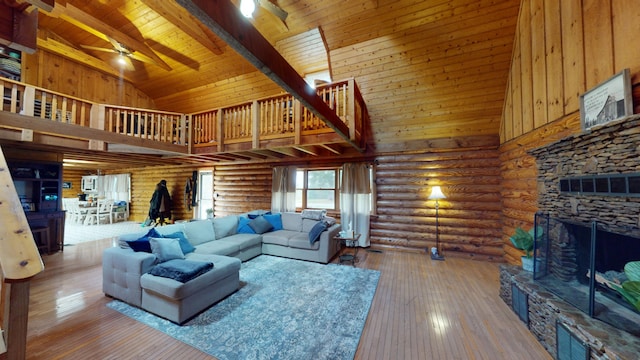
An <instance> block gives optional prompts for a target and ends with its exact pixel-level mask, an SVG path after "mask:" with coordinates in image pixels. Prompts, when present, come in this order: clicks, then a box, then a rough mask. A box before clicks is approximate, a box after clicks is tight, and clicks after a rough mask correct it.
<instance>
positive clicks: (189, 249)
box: [162, 231, 196, 255]
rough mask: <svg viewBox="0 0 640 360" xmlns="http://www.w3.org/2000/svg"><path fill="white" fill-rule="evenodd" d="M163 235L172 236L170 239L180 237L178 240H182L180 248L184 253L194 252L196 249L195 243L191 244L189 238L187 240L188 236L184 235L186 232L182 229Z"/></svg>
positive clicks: (165, 236)
mask: <svg viewBox="0 0 640 360" xmlns="http://www.w3.org/2000/svg"><path fill="white" fill-rule="evenodd" d="M162 237H163V238H170V239H178V241H180V248H181V249H182V253H183V254H185V255H186V254H188V253H192V252H194V251H195V250H196V248H195V247H193V245H191V243H190V242H189V240H187V237H186V236H184V233H183V232H182V231H176V232H174V233H173V234H169V235H164V236H162Z"/></svg>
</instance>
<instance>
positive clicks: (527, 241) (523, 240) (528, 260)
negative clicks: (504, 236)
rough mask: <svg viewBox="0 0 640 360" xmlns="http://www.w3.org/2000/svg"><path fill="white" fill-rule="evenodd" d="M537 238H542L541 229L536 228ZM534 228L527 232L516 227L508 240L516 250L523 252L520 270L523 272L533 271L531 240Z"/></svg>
mask: <svg viewBox="0 0 640 360" xmlns="http://www.w3.org/2000/svg"><path fill="white" fill-rule="evenodd" d="M537 229H538V238H540V237H541V236H542V227H540V226H538V227H537ZM535 230H536V229H535V228H531V229H530V230H529V231H524V230H523V229H522V228H520V227H517V228H516V232H515V234H513V236H511V237H510V238H509V240H511V243H512V244H513V246H515V247H516V248H517V249H520V250H524V256H522V258H521V259H522V269H523V270H525V271H533V239H534V236H535Z"/></svg>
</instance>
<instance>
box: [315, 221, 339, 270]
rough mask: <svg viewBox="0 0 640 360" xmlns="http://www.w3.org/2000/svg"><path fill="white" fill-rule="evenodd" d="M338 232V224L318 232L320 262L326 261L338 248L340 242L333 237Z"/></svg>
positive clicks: (329, 259)
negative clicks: (320, 232)
mask: <svg viewBox="0 0 640 360" xmlns="http://www.w3.org/2000/svg"><path fill="white" fill-rule="evenodd" d="M339 232H340V224H333V225H332V226H330V227H329V228H328V229H327V230H325V231H323V232H322V234H320V240H319V241H320V248H319V249H318V251H320V253H321V254H322V259H321V260H322V262H323V263H325V264H326V263H328V262H329V261H331V259H332V258H333V256H334V255H335V254H336V253H338V251H339V250H340V243H339V242H338V241H336V240H334V239H333V238H334V237H336V236H337V235H338V233H339Z"/></svg>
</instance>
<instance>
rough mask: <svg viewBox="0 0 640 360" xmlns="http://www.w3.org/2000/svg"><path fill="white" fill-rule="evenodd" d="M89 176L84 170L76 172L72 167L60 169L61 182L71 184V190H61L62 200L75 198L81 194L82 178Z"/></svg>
mask: <svg viewBox="0 0 640 360" xmlns="http://www.w3.org/2000/svg"><path fill="white" fill-rule="evenodd" d="M85 175H91V174H90V173H89V172H88V171H86V170H77V169H74V168H73V167H65V166H63V167H62V181H63V182H65V181H66V182H71V189H62V197H63V198H77V197H78V194H80V193H82V177H83V176H85Z"/></svg>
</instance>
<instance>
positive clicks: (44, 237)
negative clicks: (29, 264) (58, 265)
mask: <svg viewBox="0 0 640 360" xmlns="http://www.w3.org/2000/svg"><path fill="white" fill-rule="evenodd" d="M31 233H32V234H33V239H34V240H35V241H36V245H37V246H38V251H40V252H42V251H43V250H44V251H46V253H47V254H49V253H51V242H50V240H49V227H48V226H36V227H34V228H33V229H31ZM36 234H37V235H38V240H36Z"/></svg>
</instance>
